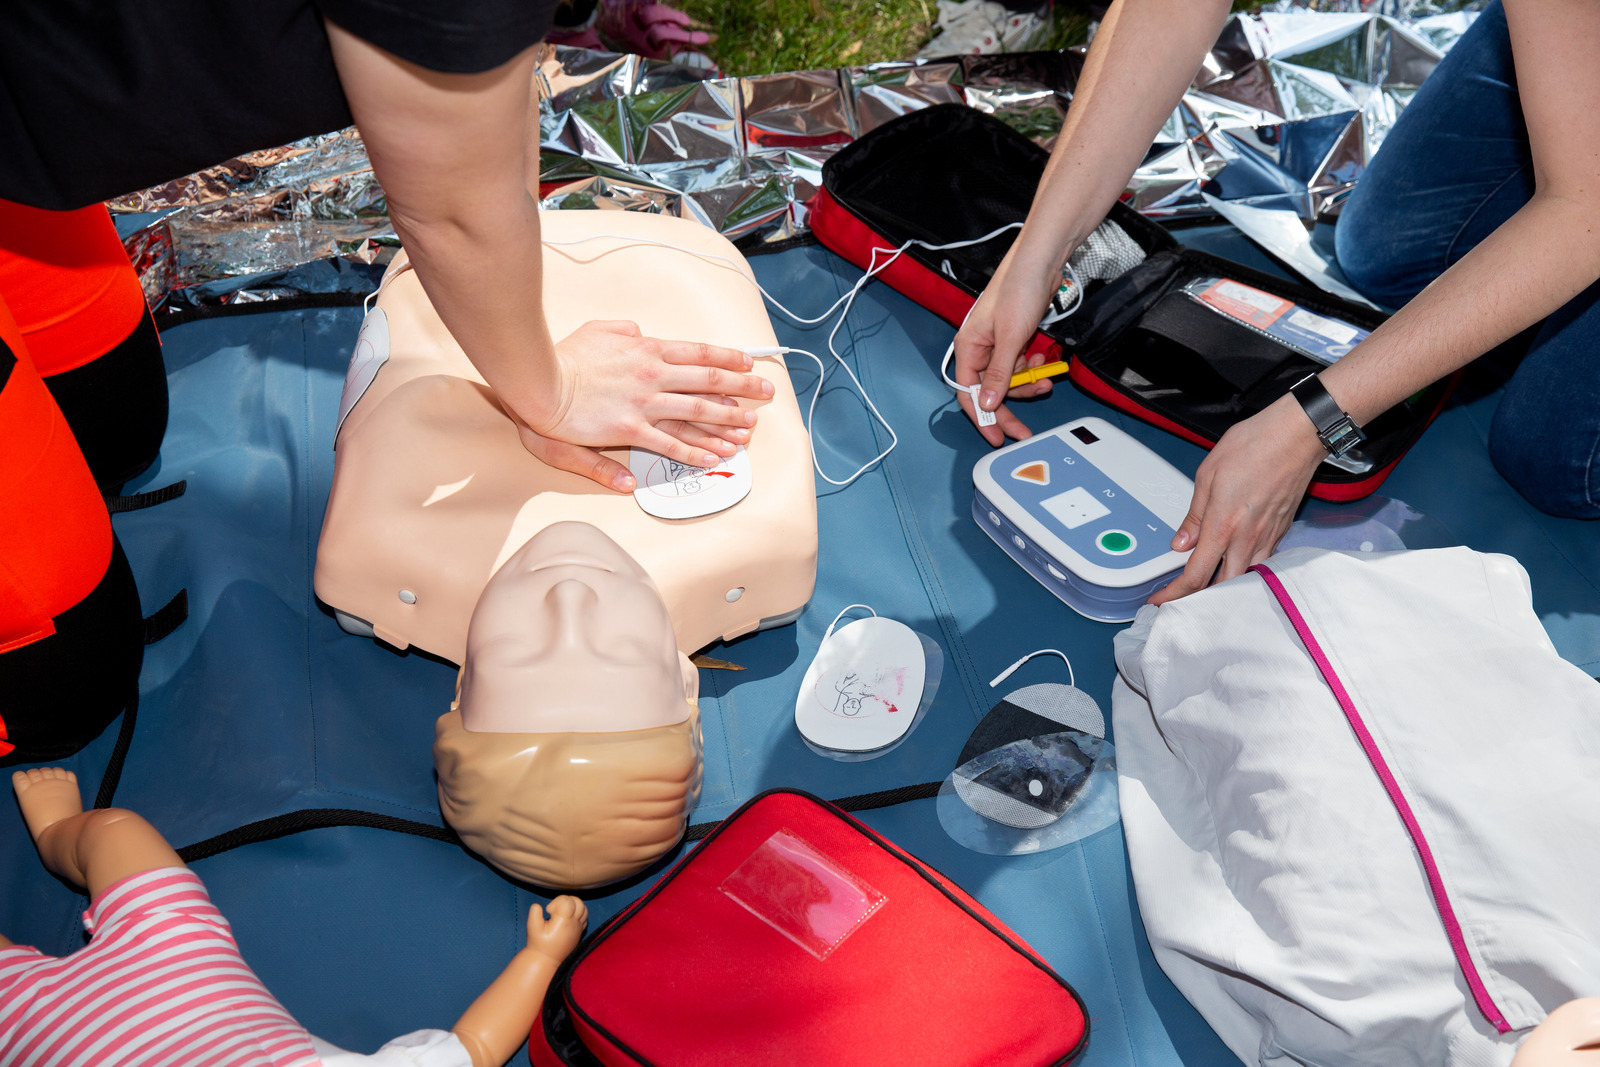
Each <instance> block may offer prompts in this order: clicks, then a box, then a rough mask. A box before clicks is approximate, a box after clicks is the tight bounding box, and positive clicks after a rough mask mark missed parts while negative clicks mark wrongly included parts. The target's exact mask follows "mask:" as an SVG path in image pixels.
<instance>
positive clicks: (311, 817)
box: [96, 738, 944, 863]
mask: <svg viewBox="0 0 1600 1067" xmlns="http://www.w3.org/2000/svg"><path fill="white" fill-rule="evenodd" d="M119 742H120V738H119ZM943 784H944V783H943V782H920V783H918V784H917V785H903V786H900V787H898V788H896V789H883V790H880V791H878V792H876V793H858V794H856V795H855V796H850V797H841V798H840V799H838V800H835V801H833V804H834V806H835V807H838V808H842V809H843V810H845V811H869V810H871V809H873V808H887V807H890V806H891V805H894V804H904V803H905V802H907V801H910V800H927V799H928V798H930V797H934V796H938V794H939V787H940V786H941V785H943ZM102 791H103V790H102ZM96 806H97V807H98V806H99V805H98V804H97V805H96ZM720 825H721V820H718V821H717V822H702V823H695V824H694V825H693V826H691V827H689V829H688V830H687V831H686V832H685V833H684V835H683V839H684V841H698V840H700V839H701V838H702V837H704V836H706V835H707V834H709V833H710V832H711V831H712V830H715V829H716V828H717V827H718V826H720ZM333 826H369V827H372V828H373V829H376V830H392V831H394V832H396V833H402V834H414V835H415V836H417V837H426V838H428V839H429V840H432V841H444V842H446V843H448V844H460V843H461V838H460V837H458V836H456V832H455V831H454V830H452V829H450V828H449V827H448V826H434V825H433V824H431V823H425V822H417V821H416V820H414V819H401V818H398V817H396V816H393V815H379V814H377V813H376V812H371V811H361V810H359V809H355V808H301V809H300V810H299V811H291V812H287V813H285V814H283V815H274V816H273V817H272V818H270V819H258V820H257V821H255V822H251V823H245V824H244V825H243V826H240V827H236V828H235V829H232V830H225V831H223V832H222V833H220V834H217V835H216V836H215V837H208V838H206V839H205V840H204V841H197V842H195V843H194V844H192V845H185V846H184V847H183V848H180V849H178V857H179V858H180V859H182V860H183V862H185V863H193V862H194V861H195V860H202V859H206V858H207V857H209V856H215V855H217V854H218V853H219V852H227V851H229V850H230V849H235V848H238V847H239V846H240V845H249V844H253V843H255V842H257V841H271V840H273V839H274V838H279V837H287V836H288V835H290V834H298V833H301V832H302V831H305V830H323V829H327V828H328V827H333Z"/></svg>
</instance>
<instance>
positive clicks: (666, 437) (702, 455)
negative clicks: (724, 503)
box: [632, 426, 722, 467]
mask: <svg viewBox="0 0 1600 1067" xmlns="http://www.w3.org/2000/svg"><path fill="white" fill-rule="evenodd" d="M636 436H637V439H636V440H635V441H633V442H632V443H633V444H635V445H636V446H638V447H639V448H648V449H649V450H650V451H652V452H656V453H659V454H661V455H663V456H666V457H667V458H668V459H674V460H677V461H678V462H679V463H686V464H688V465H689V466H691V467H715V466H716V465H717V464H718V463H720V462H722V457H721V456H719V455H717V454H716V453H715V452H708V451H706V450H705V449H704V448H696V447H695V446H694V445H691V444H689V443H688V442H686V441H680V440H679V439H678V438H676V437H673V436H672V435H670V434H667V433H664V432H663V431H661V430H658V429H656V428H655V427H654V426H646V427H644V428H643V429H641V430H640V431H639V433H638V434H637V435H636Z"/></svg>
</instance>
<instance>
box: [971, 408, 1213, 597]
mask: <svg viewBox="0 0 1600 1067" xmlns="http://www.w3.org/2000/svg"><path fill="white" fill-rule="evenodd" d="M972 483H973V487H974V489H976V493H975V494H974V496H973V499H972V518H973V520H974V521H976V522H977V524H978V525H979V526H981V527H982V528H983V530H984V532H985V533H987V534H988V535H989V536H990V537H991V538H993V539H994V542H995V544H997V545H999V546H1000V547H1001V548H1002V549H1004V550H1005V552H1006V554H1007V555H1009V556H1010V557H1011V558H1012V559H1013V560H1015V561H1016V562H1017V563H1018V564H1020V565H1021V566H1022V568H1023V569H1024V570H1026V571H1027V572H1028V573H1029V574H1031V575H1033V576H1034V578H1036V579H1038V581H1039V583H1040V584H1041V585H1043V586H1044V587H1045V588H1046V589H1049V590H1050V591H1051V592H1052V593H1054V594H1055V595H1056V596H1057V597H1059V598H1061V600H1062V601H1063V602H1064V603H1065V604H1066V605H1067V606H1068V607H1070V608H1072V609H1073V610H1074V611H1076V612H1077V613H1078V614H1080V615H1083V616H1085V617H1086V618H1090V619H1095V620H1097V621H1099V622H1129V621H1131V620H1132V619H1133V616H1134V614H1135V613H1136V612H1137V611H1138V610H1139V606H1140V605H1141V604H1143V603H1144V601H1145V599H1146V598H1147V597H1148V596H1150V594H1151V593H1154V592H1155V591H1156V590H1157V589H1160V588H1161V587H1162V586H1164V585H1166V584H1167V582H1169V581H1171V580H1172V579H1173V578H1174V577H1176V576H1177V574H1178V573H1179V572H1180V571H1182V570H1183V567H1184V564H1186V563H1187V562H1188V561H1189V553H1188V552H1174V551H1172V549H1171V547H1170V545H1171V542H1172V537H1173V535H1174V534H1175V533H1177V531H1178V527H1179V525H1181V524H1182V522H1183V519H1184V516H1185V515H1187V514H1188V511H1189V503H1190V499H1191V498H1192V497H1193V496H1194V482H1192V481H1190V480H1189V479H1188V478H1187V477H1185V476H1184V474H1183V472H1181V471H1179V470H1178V469H1177V468H1176V467H1174V466H1173V465H1172V464H1170V463H1168V462H1167V461H1166V460H1164V459H1162V458H1161V457H1160V456H1158V455H1156V454H1155V453H1154V452H1153V451H1151V450H1150V449H1149V448H1147V447H1145V446H1144V445H1142V444H1140V443H1139V442H1138V441H1136V440H1134V439H1133V438H1132V437H1130V436H1129V435H1128V434H1126V433H1124V432H1123V431H1121V430H1119V429H1117V428H1116V427H1115V426H1113V425H1111V424H1110V423H1109V422H1106V421H1105V420H1104V419H1097V418H1093V417H1088V418H1081V419H1074V420H1072V421H1071V422H1068V423H1064V424H1063V425H1061V426H1057V427H1055V428H1054V429H1052V430H1046V431H1045V432H1044V433H1040V434H1036V435H1034V436H1033V437H1030V438H1028V439H1027V440H1025V441H1018V442H1016V443H1015V444H1012V445H1007V446H1006V447H1005V448H1002V449H1000V450H999V451H997V452H991V453H990V454H989V455H987V456H984V457H983V458H982V459H981V460H979V461H978V463H977V465H976V466H975V467H973V469H972Z"/></svg>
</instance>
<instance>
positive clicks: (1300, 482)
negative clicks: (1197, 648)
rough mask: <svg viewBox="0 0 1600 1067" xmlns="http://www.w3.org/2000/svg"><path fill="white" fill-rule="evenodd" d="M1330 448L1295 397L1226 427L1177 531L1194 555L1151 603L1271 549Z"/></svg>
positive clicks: (1178, 541) (1236, 570)
mask: <svg viewBox="0 0 1600 1067" xmlns="http://www.w3.org/2000/svg"><path fill="white" fill-rule="evenodd" d="M1327 454H1328V453H1327V450H1326V449H1325V448H1323V447H1322V442H1321V441H1319V440H1318V439H1317V434H1316V430H1315V429H1314V428H1313V427H1312V425H1311V420H1310V419H1307V418H1306V416H1305V413H1304V412H1303V411H1301V410H1300V405H1299V403H1298V402H1297V401H1296V400H1295V399H1294V397H1293V396H1288V395H1285V396H1283V397H1280V398H1279V399H1278V400H1277V401H1276V402H1274V403H1273V404H1272V405H1271V406H1270V407H1268V408H1267V409H1266V410H1265V411H1263V412H1261V413H1260V414H1258V415H1253V416H1251V417H1250V418H1248V419H1246V420H1245V421H1243V422H1241V423H1238V424H1236V425H1235V426H1233V427H1232V428H1231V429H1229V430H1228V432H1227V433H1225V434H1223V435H1222V440H1220V441H1218V442H1217V447H1216V448H1214V449H1212V450H1211V454H1210V455H1209V456H1207V457H1206V458H1205V462H1203V463H1201V464H1200V469H1199V471H1197V472H1196V473H1195V476H1194V499H1193V500H1192V501H1191V503H1190V504H1189V514H1188V517H1187V518H1185V519H1184V520H1183V524H1182V525H1181V526H1179V527H1178V532H1177V534H1176V535H1174V536H1173V538H1172V547H1173V550H1174V551H1177V552H1182V551H1184V550H1185V549H1188V548H1193V549H1194V555H1192V556H1190V557H1189V563H1188V566H1186V567H1184V568H1183V573H1182V574H1180V575H1178V577H1176V578H1174V579H1173V580H1172V582H1171V583H1170V584H1168V585H1167V587H1166V588H1165V589H1162V590H1161V591H1160V592H1158V593H1156V595H1155V596H1153V597H1151V598H1150V599H1149V601H1148V603H1151V604H1165V603H1167V602H1168V601H1171V600H1176V599H1178V598H1179V597H1182V596H1188V595H1189V594H1190V593H1193V592H1195V591H1196V590H1199V589H1204V588H1205V587H1206V586H1208V585H1210V584H1211V583H1212V582H1213V581H1217V582H1225V581H1227V580H1228V579H1229V578H1236V577H1238V576H1239V575H1241V574H1243V573H1244V572H1245V571H1247V570H1249V569H1250V567H1252V566H1254V565H1255V564H1257V563H1260V562H1261V561H1262V560H1264V559H1266V558H1267V557H1268V556H1270V555H1272V550H1273V549H1275V548H1276V547H1277V546H1278V542H1279V541H1281V540H1282V539H1283V535H1284V534H1285V533H1286V532H1287V531H1288V529H1289V523H1290V522H1292V521H1293V520H1294V513H1295V509H1296V508H1298V507H1299V506H1300V499H1301V497H1303V496H1305V492H1306V486H1307V485H1308V484H1310V482H1311V475H1312V473H1313V472H1315V471H1316V469H1317V464H1318V463H1320V462H1322V460H1323V458H1324V457H1326V456H1327Z"/></svg>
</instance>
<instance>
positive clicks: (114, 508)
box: [106, 480, 189, 515]
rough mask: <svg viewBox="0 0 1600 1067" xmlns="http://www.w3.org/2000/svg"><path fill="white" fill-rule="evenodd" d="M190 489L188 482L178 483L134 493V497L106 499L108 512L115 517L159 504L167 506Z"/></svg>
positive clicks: (110, 497) (109, 497)
mask: <svg viewBox="0 0 1600 1067" xmlns="http://www.w3.org/2000/svg"><path fill="white" fill-rule="evenodd" d="M188 488H189V483H188V481H187V480H183V481H176V482H173V483H172V484H171V485H164V486H162V487H161V488H160V489H152V490H150V491H149V492H147V493H134V494H133V495H132V496H108V497H106V510H107V511H109V512H111V514H113V515H120V514H122V513H123V512H124V511H143V510H144V509H145V508H153V507H155V506H156V505H157V504H165V503H166V502H167V501H169V500H176V499H178V498H179V497H180V496H182V495H183V494H184V492H185V491H186V490H187V489H188Z"/></svg>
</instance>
